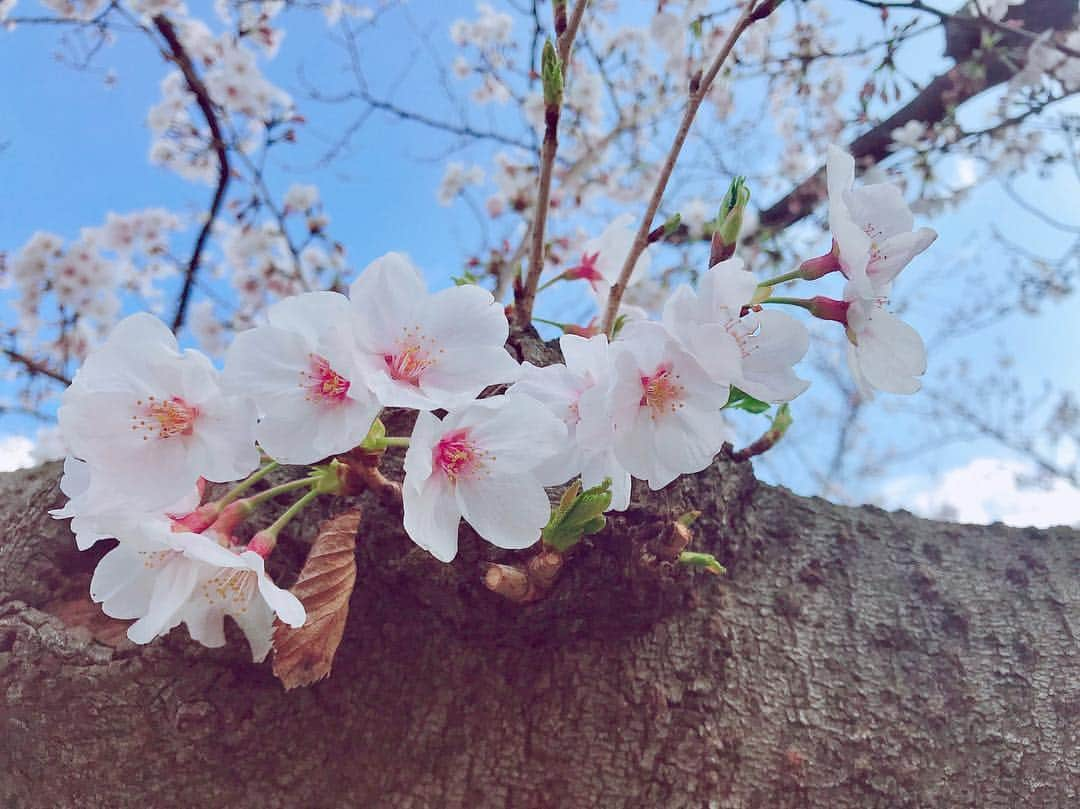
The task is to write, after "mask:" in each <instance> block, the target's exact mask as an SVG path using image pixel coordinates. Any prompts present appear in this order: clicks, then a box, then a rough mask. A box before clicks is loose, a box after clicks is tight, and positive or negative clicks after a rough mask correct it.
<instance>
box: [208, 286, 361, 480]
mask: <svg viewBox="0 0 1080 809" xmlns="http://www.w3.org/2000/svg"><path fill="white" fill-rule="evenodd" d="M349 319H350V308H349V301H348V299H346V298H345V296H344V295H339V294H338V293H336V292H308V293H305V294H303V295H298V296H296V297H292V298H286V299H285V300H283V301H280V302H278V303H276V304H275V305H274V306H272V307H270V310H269V312H268V313H267V320H268V321H269V325H266V326H257V327H256V328H254V329H250V330H248V331H245V332H241V333H240V334H238V335H237V336H236V338H235V340H234V341H233V343H232V345H231V346H230V347H229V349H228V352H227V353H226V359H225V372H224V375H223V379H224V383H225V385H226V387H227V388H228V389H229V390H231V391H233V392H235V393H238V394H244V395H247V396H250V397H252V398H253V399H254V400H255V403H256V405H257V407H258V410H259V416H260V419H259V424H258V427H256V429H255V437H256V439H257V440H258V442H259V444H260V445H261V446H262V448H263V449H264V450H266V452H267V453H268V454H270V455H271V456H272V457H274V458H275V459H276V460H278V461H281V462H283V463H292V464H302V463H313V462H315V461H318V460H320V459H322V458H325V457H327V456H328V455H333V454H334V453H336V452H344V451H345V450H348V449H351V448H352V447H354V446H356V445H357V444H359V443H360V442H361V441H363V439H364V436H365V435H367V432H368V430H369V429H370V428H371V424H372V422H373V421H374V420H375V417H376V416H377V415H378V412H379V405H378V403H377V402H376V401H375V398H374V396H373V395H372V393H371V391H370V390H368V388H367V385H366V381H365V379H364V377H363V374H362V372H361V368H360V365H359V363H358V362H357V361H356V352H355V350H354V347H353V344H352V331H351V328H350V324H349Z"/></svg>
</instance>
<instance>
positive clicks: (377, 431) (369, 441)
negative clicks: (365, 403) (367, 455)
mask: <svg viewBox="0 0 1080 809" xmlns="http://www.w3.org/2000/svg"><path fill="white" fill-rule="evenodd" d="M384 438H386V425H385V424H383V423H382V420H381V419H375V421H373V422H372V423H371V429H370V430H368V433H367V435H365V436H364V440H363V441H361V442H360V449H362V450H364V451H365V452H381V451H382V450H383V449H385V447H384V446H383V444H382V440H383V439H384Z"/></svg>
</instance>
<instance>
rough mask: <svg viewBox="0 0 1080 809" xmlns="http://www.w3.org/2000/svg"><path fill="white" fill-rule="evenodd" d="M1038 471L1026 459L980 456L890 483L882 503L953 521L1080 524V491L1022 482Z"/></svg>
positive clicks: (1057, 484) (1066, 486)
mask: <svg viewBox="0 0 1080 809" xmlns="http://www.w3.org/2000/svg"><path fill="white" fill-rule="evenodd" d="M1036 472H1037V470H1036V469H1035V467H1034V466H1033V465H1032V464H1030V463H1026V462H1023V461H1012V460H1003V459H1001V458H975V459H974V460H972V461H969V462H968V463H967V464H965V465H964V466H958V467H956V468H954V469H950V470H949V471H948V472H945V473H944V474H942V475H940V476H939V477H938V478H937V479H931V478H927V477H924V476H918V475H912V476H908V477H902V478H897V479H896V480H893V481H890V482H889V483H887V484H886V485H885V487H884V489H883V491H882V498H881V499H882V501H883V502H884V504H886V505H887V506H888V507H890V508H906V509H908V510H909V511H913V512H915V513H916V514H921V515H923V516H925V517H934V518H938V519H948V520H952V521H954V522H970V523H991V522H994V521H997V520H1000V521H1001V522H1003V523H1006V524H1008V525H1017V526H1035V527H1038V528H1045V527H1047V526H1051V525H1080V489H1077V488H1076V487H1075V486H1072V485H1070V484H1068V483H1065V482H1064V481H1060V480H1058V481H1054V483H1053V484H1052V485H1048V486H1043V487H1037V486H1031V485H1024V486H1021V485H1019V484H1018V480H1024V479H1028V480H1030V479H1033V478H1036V477H1037V474H1036Z"/></svg>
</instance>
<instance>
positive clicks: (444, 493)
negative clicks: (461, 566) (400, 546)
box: [402, 477, 461, 562]
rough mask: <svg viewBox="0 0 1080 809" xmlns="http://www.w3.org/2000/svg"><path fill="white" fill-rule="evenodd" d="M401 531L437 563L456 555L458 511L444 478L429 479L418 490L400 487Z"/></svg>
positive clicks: (451, 489)
mask: <svg viewBox="0 0 1080 809" xmlns="http://www.w3.org/2000/svg"><path fill="white" fill-rule="evenodd" d="M402 495H403V497H404V501H405V502H404V505H405V520H404V523H405V532H406V533H407V534H408V535H409V538H410V539H412V541H413V542H415V543H416V544H417V545H419V546H420V547H421V548H423V549H424V550H426V551H428V552H429V553H430V554H431V555H432V556H434V557H435V558H436V559H438V560H439V561H440V562H452V561H453V560H454V557H455V556H457V547H458V523H459V522H460V521H461V511H460V510H459V507H458V504H457V502H456V500H455V498H454V490H453V488H452V487H451V486H450V484H449V483H448V482H447V481H446V480H445V478H439V477H435V478H430V479H428V480H427V481H426V482H425V483H423V484H422V485H421V486H420V487H416V486H408V485H406V486H403V487H402Z"/></svg>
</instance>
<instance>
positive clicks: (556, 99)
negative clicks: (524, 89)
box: [540, 39, 563, 107]
mask: <svg viewBox="0 0 1080 809" xmlns="http://www.w3.org/2000/svg"><path fill="white" fill-rule="evenodd" d="M540 79H541V81H542V82H543V84H544V104H546V105H547V106H549V107H561V106H562V97H563V66H562V62H561V61H559V55H558V53H556V52H555V45H554V44H552V42H551V40H550V39H549V40H548V41H547V42H545V43H544V53H543V56H542V57H541V59H540Z"/></svg>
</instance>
